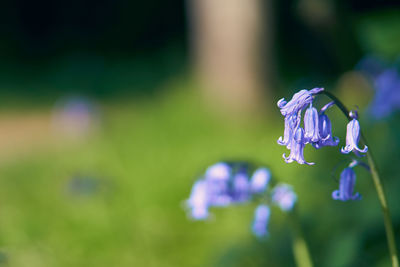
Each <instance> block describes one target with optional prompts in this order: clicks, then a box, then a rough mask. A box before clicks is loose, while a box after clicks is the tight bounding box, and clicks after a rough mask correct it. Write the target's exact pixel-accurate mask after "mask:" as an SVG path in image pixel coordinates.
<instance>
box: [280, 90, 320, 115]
mask: <svg viewBox="0 0 400 267" xmlns="http://www.w3.org/2000/svg"><path fill="white" fill-rule="evenodd" d="M323 90H324V88H314V89H311V90H309V91H308V90H301V91H299V92H297V93H295V94H294V95H293V97H292V99H291V100H290V101H289V102H287V101H285V99H284V98H282V99H280V100H279V101H278V107H279V108H280V109H281V114H282V115H283V116H285V117H286V116H290V115H294V114H297V113H298V112H299V111H301V110H302V109H304V108H305V107H306V106H308V105H309V104H311V103H312V101H313V96H314V95H315V94H318V93H319V92H321V91H323Z"/></svg>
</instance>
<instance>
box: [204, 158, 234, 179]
mask: <svg viewBox="0 0 400 267" xmlns="http://www.w3.org/2000/svg"><path fill="white" fill-rule="evenodd" d="M230 175H231V167H230V166H229V165H228V164H227V163H224V162H219V163H216V164H214V165H212V166H210V167H208V169H207V170H206V174H205V177H206V178H208V179H212V180H228V179H229V177H230Z"/></svg>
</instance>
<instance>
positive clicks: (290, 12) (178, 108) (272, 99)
mask: <svg viewBox="0 0 400 267" xmlns="http://www.w3.org/2000/svg"><path fill="white" fill-rule="evenodd" d="M0 21H1V23H0V57H1V62H0V104H1V105H0V262H1V264H3V265H4V266H30V267H31V266H32V267H34V266H293V265H294V261H293V256H292V252H291V242H290V231H289V229H288V225H287V222H286V221H285V216H284V215H283V214H281V213H280V212H279V211H278V210H275V209H273V210H272V214H273V215H272V217H271V222H270V228H269V231H270V237H269V239H268V240H265V241H258V240H257V239H256V238H254V237H253V236H252V235H251V232H250V223H251V220H252V216H253V210H254V207H255V204H252V203H249V204H245V205H240V206H237V207H229V208H226V209H214V210H212V213H213V214H214V217H213V219H211V220H209V221H206V222H194V221H191V220H189V219H188V218H187V216H186V214H185V211H184V209H183V202H184V200H185V199H186V198H188V196H189V194H190V188H191V186H192V184H193V182H194V181H195V179H196V178H197V176H198V175H200V174H201V173H202V172H203V171H204V169H205V168H206V167H207V166H208V165H210V164H212V163H215V162H217V161H219V160H221V159H240V160H242V159H244V160H249V161H254V162H260V163H262V164H264V165H266V166H268V167H269V168H270V169H271V172H272V175H273V176H274V178H276V179H278V180H281V181H284V182H286V183H290V184H292V185H293V186H294V189H295V190H296V192H297V194H298V198H299V207H300V214H301V219H302V224H303V226H304V228H305V235H306V238H307V240H308V241H309V243H310V248H311V253H312V256H313V259H314V261H315V265H316V266H328V267H329V266H332V267H340V266H343V267H345V266H388V264H389V257H388V252H387V247H386V239H385V232H384V227H383V220H382V217H381V211H380V206H379V203H378V201H377V197H376V194H375V191H374V187H373V184H372V180H371V179H370V177H369V175H368V173H367V172H366V171H364V170H357V175H358V176H357V178H358V179H357V185H356V190H357V191H358V192H360V193H361V194H362V195H363V200H362V201H359V202H349V203H341V202H340V203H339V202H337V201H333V200H332V199H331V193H332V191H333V190H336V189H337V187H338V177H339V174H340V170H341V169H343V168H344V166H345V165H346V162H345V160H346V159H348V157H346V156H344V155H341V154H340V153H339V148H338V147H327V148H324V149H322V150H318V151H316V150H315V149H312V148H307V149H306V153H305V155H306V159H307V160H308V161H313V162H316V165H315V166H313V167H309V166H302V165H298V164H296V163H292V164H290V165H288V164H286V163H285V162H284V161H283V159H282V153H284V152H286V151H285V149H284V148H283V147H280V146H278V145H277V144H276V140H277V138H278V137H279V136H280V135H282V134H283V118H282V117H281V115H280V114H279V111H278V109H277V107H276V102H277V100H278V99H280V98H282V97H285V98H290V96H291V95H292V94H293V93H294V92H296V91H298V90H300V89H303V88H307V89H310V88H313V87H319V86H321V87H325V88H326V89H327V90H330V91H332V92H334V93H335V94H336V95H338V96H339V97H340V98H341V99H343V101H344V102H345V104H347V105H349V107H351V108H355V106H356V105H357V106H358V108H359V113H360V115H361V116H360V117H361V118H360V121H361V125H362V127H363V130H364V131H365V133H366V135H367V137H368V140H369V142H370V148H371V149H372V150H373V152H374V153H375V157H376V158H377V161H378V165H379V169H380V170H381V171H382V177H383V178H384V180H385V186H386V188H387V189H388V195H389V205H390V207H391V209H392V213H393V214H392V217H393V222H394V226H395V231H396V233H397V236H399V235H398V233H400V206H399V205H398V204H397V202H398V195H397V188H399V186H400V181H399V179H397V178H398V175H397V173H398V172H399V171H400V166H399V164H398V163H399V162H398V161H399V158H400V155H399V152H398V149H399V148H400V141H399V136H400V127H399V126H398V125H399V113H397V114H396V113H394V114H393V115H392V116H390V117H386V118H384V119H381V120H372V119H370V116H369V115H368V112H367V108H368V105H369V103H370V102H371V100H372V99H373V96H374V88H373V86H372V85H371V83H370V81H369V80H368V79H367V78H366V77H365V76H364V75H362V74H361V73H360V72H359V71H356V65H357V63H358V62H359V61H360V60H361V59H362V58H365V56H368V55H374V56H376V57H378V58H381V59H382V60H384V61H386V62H388V63H387V64H398V56H399V54H400V35H399V34H398V33H399V32H400V5H399V4H397V2H396V1H380V2H379V3H377V2H376V1H355V0H353V1H334V0H331V1H329V0H323V1H321V0H299V1H260V0H246V1H243V0H220V1H213V0H188V1H178V0H173V1H168V2H166V1H156V0H154V1H147V2H135V1H123V0H119V1H76V0H72V1H57V2H53V1H40V2H32V1H24V0H15V1H5V3H3V5H2V8H1V10H0ZM396 62H397V63H396ZM325 100H326V101H327V99H325ZM324 103H325V102H323V101H321V102H318V105H321V106H322V104H324ZM330 115H331V120H332V124H333V131H334V135H335V136H339V137H340V139H341V142H340V144H339V146H343V144H344V139H345V138H344V137H345V127H346V122H345V120H344V117H343V115H342V114H340V113H339V111H337V110H332V111H330ZM399 241H400V240H399Z"/></svg>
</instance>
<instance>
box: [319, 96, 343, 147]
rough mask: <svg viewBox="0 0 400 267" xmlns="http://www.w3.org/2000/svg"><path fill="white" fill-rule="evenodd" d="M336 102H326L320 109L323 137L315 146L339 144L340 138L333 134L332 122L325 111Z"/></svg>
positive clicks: (320, 124) (320, 126)
mask: <svg viewBox="0 0 400 267" xmlns="http://www.w3.org/2000/svg"><path fill="white" fill-rule="evenodd" d="M334 103H335V102H333V101H332V102H329V103H328V104H326V105H325V106H324V107H323V108H322V109H321V111H320V114H319V120H318V124H319V126H318V128H319V136H320V137H321V139H320V140H319V141H318V142H317V143H314V144H313V146H314V147H315V148H317V149H319V148H321V147H324V146H337V145H338V144H339V138H337V137H334V136H333V135H332V124H331V120H330V119H329V117H328V115H326V114H325V111H326V110H327V109H328V108H330V107H331V106H332V105H334Z"/></svg>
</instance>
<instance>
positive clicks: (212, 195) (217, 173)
mask: <svg viewBox="0 0 400 267" xmlns="http://www.w3.org/2000/svg"><path fill="white" fill-rule="evenodd" d="M204 176H205V180H206V182H207V189H208V201H209V203H210V205H212V206H227V205H229V204H230V203H231V196H230V195H229V185H228V182H229V178H230V177H231V167H230V166H229V165H228V164H227V163H224V162H220V163H216V164H214V165H212V166H210V167H209V168H208V169H207V170H206V172H205V175H204Z"/></svg>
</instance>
